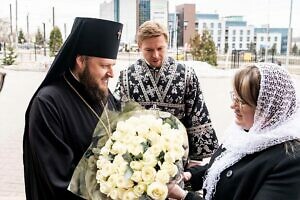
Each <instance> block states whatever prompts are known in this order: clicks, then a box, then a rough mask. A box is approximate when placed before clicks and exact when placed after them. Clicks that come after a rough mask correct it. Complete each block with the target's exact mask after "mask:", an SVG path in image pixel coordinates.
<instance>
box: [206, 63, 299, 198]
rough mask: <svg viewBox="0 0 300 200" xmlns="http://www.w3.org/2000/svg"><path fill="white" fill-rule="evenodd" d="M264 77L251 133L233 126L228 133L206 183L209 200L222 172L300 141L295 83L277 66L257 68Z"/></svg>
mask: <svg viewBox="0 0 300 200" xmlns="http://www.w3.org/2000/svg"><path fill="white" fill-rule="evenodd" d="M255 66H256V67H257V68H258V69H259V73H260V76H261V81H260V90H259V95H258V99H257V106H256V110H255V114H254V123H253V126H252V127H251V128H250V130H249V132H246V131H244V130H243V129H242V128H241V127H239V126H238V125H236V124H235V123H233V124H232V125H231V126H230V127H229V128H228V129H227V130H226V133H225V134H226V139H225V140H224V142H223V147H224V148H225V149H226V150H225V151H223V152H222V153H221V154H220V155H219V156H218V157H217V158H216V159H215V161H214V163H213V164H212V166H211V167H210V168H209V169H208V172H207V176H206V177H205V181H204V183H203V188H205V189H206V195H205V199H206V200H210V199H212V198H213V195H214V193H215V189H216V185H217V182H218V180H219V179H220V174H221V172H222V171H224V170H225V169H227V168H228V167H230V166H232V165H234V164H235V163H237V162H238V161H239V160H240V159H242V158H243V157H244V156H246V155H248V154H253V153H255V152H259V151H262V150H264V149H266V148H268V147H271V146H273V145H276V144H280V143H283V142H286V141H289V140H293V139H299V138H300V111H299V110H300V109H299V102H298V101H297V99H296V91H295V86H294V84H293V81H292V79H291V77H290V75H289V74H288V72H287V71H286V70H284V69H283V68H282V67H280V66H278V65H275V64H267V63H260V64H256V65H255Z"/></svg>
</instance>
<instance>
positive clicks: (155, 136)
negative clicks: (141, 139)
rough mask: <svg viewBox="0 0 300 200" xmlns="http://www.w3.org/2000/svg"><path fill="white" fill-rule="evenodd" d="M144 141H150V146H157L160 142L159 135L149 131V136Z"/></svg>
mask: <svg viewBox="0 0 300 200" xmlns="http://www.w3.org/2000/svg"><path fill="white" fill-rule="evenodd" d="M146 139H148V140H150V141H151V144H152V145H154V144H157V143H158V144H159V143H160V142H161V140H160V139H161V138H160V135H159V134H158V133H157V132H154V131H150V132H149V134H148V135H147V137H146Z"/></svg>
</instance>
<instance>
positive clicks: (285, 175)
mask: <svg viewBox="0 0 300 200" xmlns="http://www.w3.org/2000/svg"><path fill="white" fill-rule="evenodd" d="M293 145H294V147H295V150H294V152H291V151H290V152H289V153H287V152H286V149H285V146H284V144H278V145H275V146H272V147H269V148H267V149H265V150H263V151H261V152H256V153H254V154H250V155H247V156H245V157H243V158H242V159H241V160H240V161H239V162H237V163H236V164H234V165H232V166H231V167H229V168H228V169H226V170H225V171H223V172H222V173H221V175H220V180H219V181H218V183H217V187H216V191H215V194H214V196H213V199H215V200H219V199H220V200H227V199H230V200H254V199H255V200H265V199H272V200H298V199H300V190H299V186H300V145H299V143H296V142H293ZM221 151H222V150H221V148H219V149H218V150H217V151H216V153H215V154H214V155H213V157H212V160H211V161H210V163H209V164H208V165H206V166H202V167H201V166H200V167H195V168H191V169H189V171H190V172H191V173H192V179H191V184H192V187H193V190H199V189H201V188H202V184H203V177H204V176H205V173H206V170H207V169H208V168H209V166H210V165H211V164H212V162H213V161H214V159H215V158H216V157H217V156H218V155H220V153H221ZM204 193H205V190H204ZM186 199H187V200H190V199H195V198H193V195H190V196H187V198H186Z"/></svg>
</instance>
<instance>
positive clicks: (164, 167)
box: [161, 162, 178, 177]
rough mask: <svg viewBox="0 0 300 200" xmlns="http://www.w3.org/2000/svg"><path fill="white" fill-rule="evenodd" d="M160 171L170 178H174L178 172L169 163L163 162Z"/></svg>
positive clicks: (174, 166)
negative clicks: (164, 171)
mask: <svg viewBox="0 0 300 200" xmlns="http://www.w3.org/2000/svg"><path fill="white" fill-rule="evenodd" d="M161 170H166V171H167V172H168V174H169V175H170V176H171V177H174V176H175V175H176V174H177V172H178V168H177V166H176V165H175V164H173V163H169V162H164V163H163V164H162V166H161Z"/></svg>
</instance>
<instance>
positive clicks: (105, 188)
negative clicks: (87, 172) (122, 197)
mask: <svg viewBox="0 0 300 200" xmlns="http://www.w3.org/2000/svg"><path fill="white" fill-rule="evenodd" d="M112 189H113V187H112V185H111V184H110V183H108V182H101V184H100V192H102V193H103V194H109V193H110V192H111V190H112Z"/></svg>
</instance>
